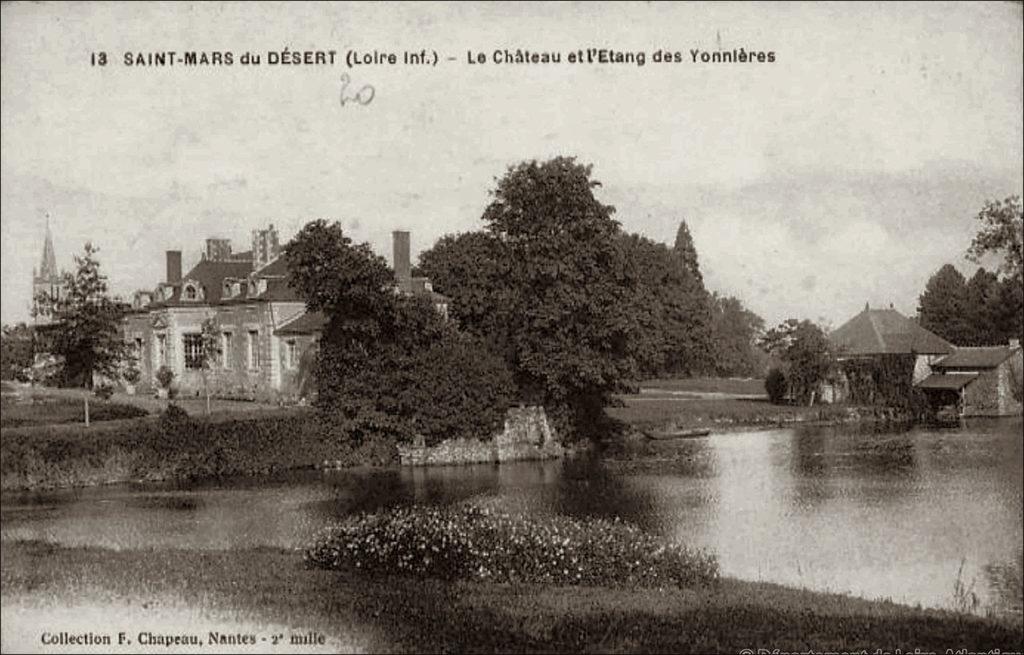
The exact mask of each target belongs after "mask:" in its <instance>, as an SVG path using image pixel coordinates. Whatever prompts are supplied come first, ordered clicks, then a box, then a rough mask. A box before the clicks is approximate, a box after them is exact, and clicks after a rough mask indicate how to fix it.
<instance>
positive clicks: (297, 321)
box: [274, 312, 327, 336]
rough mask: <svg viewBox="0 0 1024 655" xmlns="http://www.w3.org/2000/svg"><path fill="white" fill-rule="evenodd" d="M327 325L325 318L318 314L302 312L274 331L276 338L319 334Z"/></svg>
mask: <svg viewBox="0 0 1024 655" xmlns="http://www.w3.org/2000/svg"><path fill="white" fill-rule="evenodd" d="M325 325H327V317H326V316H324V315H323V314H321V313H320V312H302V313H301V314H299V315H298V316H296V317H295V318H293V319H292V320H290V321H288V322H287V323H285V324H284V325H282V326H281V327H279V328H277V330H275V331H274V334H276V335H278V336H284V335H298V334H319V333H320V332H321V331H323V329H324V326H325Z"/></svg>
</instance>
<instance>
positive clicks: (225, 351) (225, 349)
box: [220, 332, 231, 368]
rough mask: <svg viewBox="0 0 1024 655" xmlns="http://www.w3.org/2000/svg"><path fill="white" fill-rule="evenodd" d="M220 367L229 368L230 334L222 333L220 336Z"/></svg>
mask: <svg viewBox="0 0 1024 655" xmlns="http://www.w3.org/2000/svg"><path fill="white" fill-rule="evenodd" d="M220 365H221V367H223V368H231V333H230V332H224V333H222V334H221V335H220Z"/></svg>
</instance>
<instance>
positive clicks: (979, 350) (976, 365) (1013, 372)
mask: <svg viewBox="0 0 1024 655" xmlns="http://www.w3.org/2000/svg"><path fill="white" fill-rule="evenodd" d="M932 370H933V371H934V372H933V373H932V374H931V375H929V376H928V377H927V378H925V379H924V380H922V381H921V382H920V383H919V384H918V387H919V388H921V389H922V390H923V391H925V392H926V393H927V394H928V396H929V397H930V398H931V399H932V403H933V404H935V405H944V406H949V405H952V406H954V407H955V408H956V410H957V413H958V414H959V415H960V416H1014V415H1019V414H1020V413H1021V408H1022V405H1021V391H1022V389H1021V387H1022V373H1024V360H1022V354H1021V348H1020V341H1018V340H1012V341H1010V343H1009V345H1006V346H985V347H964V348H957V349H956V350H955V351H954V352H952V353H951V354H949V355H947V356H945V357H943V358H942V359H940V360H938V361H936V362H934V363H933V364H932Z"/></svg>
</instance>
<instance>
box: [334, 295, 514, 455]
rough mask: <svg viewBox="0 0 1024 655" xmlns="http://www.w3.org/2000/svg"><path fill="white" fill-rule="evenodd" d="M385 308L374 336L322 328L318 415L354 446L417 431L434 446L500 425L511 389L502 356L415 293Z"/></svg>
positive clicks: (403, 437)
mask: <svg viewBox="0 0 1024 655" xmlns="http://www.w3.org/2000/svg"><path fill="white" fill-rule="evenodd" d="M390 311H391V312H392V313H391V314H390V315H387V316H386V319H382V320H381V325H382V326H383V327H382V328H381V332H382V333H383V334H384V335H386V336H381V337H379V338H377V337H375V338H373V339H370V340H366V341H362V342H359V341H356V340H353V339H350V338H348V337H346V336H345V334H346V333H344V332H343V331H341V330H340V329H339V330H338V331H339V334H333V330H332V328H328V330H327V334H328V335H333V336H330V338H329V337H327V336H325V338H324V341H323V342H322V345H321V355H320V362H319V366H318V377H319V379H318V388H319V395H318V398H317V405H318V407H319V409H320V410H321V416H322V417H323V419H324V420H325V421H326V422H328V423H330V424H332V425H333V426H334V427H335V428H336V430H337V431H339V432H341V433H344V434H345V435H346V436H347V437H348V438H349V439H351V440H352V442H353V443H354V444H355V445H358V444H361V443H363V442H364V441H366V440H370V439H376V438H384V439H388V440H390V441H392V442H402V441H411V440H412V438H413V436H414V435H416V434H422V435H423V436H424V438H425V441H426V443H427V445H435V444H437V443H439V442H441V441H443V440H444V439H448V438H478V439H486V438H488V437H491V436H492V435H493V434H495V433H496V432H497V431H499V430H500V429H501V426H502V422H503V421H504V419H505V412H506V410H507V409H508V406H509V404H510V401H511V398H512V395H513V389H514V386H513V383H512V376H511V374H510V373H509V372H508V369H507V367H506V366H505V363H504V361H503V360H502V359H501V358H499V357H497V356H496V355H494V354H492V353H491V352H490V351H489V350H488V349H487V347H486V346H485V345H484V344H483V343H482V342H481V341H479V340H477V339H475V338H473V337H470V336H468V335H466V334H463V333H460V332H458V331H457V330H455V328H454V326H452V325H451V324H449V323H446V322H445V321H444V320H443V319H442V318H441V317H440V316H439V315H438V314H437V312H436V310H435V309H434V308H433V307H432V306H431V305H430V304H429V303H427V302H425V301H423V300H422V299H404V300H400V301H396V302H395V303H394V306H393V307H392V309H391V310H390ZM343 327H344V326H343Z"/></svg>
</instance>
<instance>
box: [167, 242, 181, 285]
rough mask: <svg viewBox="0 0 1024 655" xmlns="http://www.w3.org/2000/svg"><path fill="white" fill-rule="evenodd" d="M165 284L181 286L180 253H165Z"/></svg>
mask: <svg viewBox="0 0 1024 655" xmlns="http://www.w3.org/2000/svg"><path fill="white" fill-rule="evenodd" d="M167 284H172V285H179V284H181V251H180V250H168V251H167Z"/></svg>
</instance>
